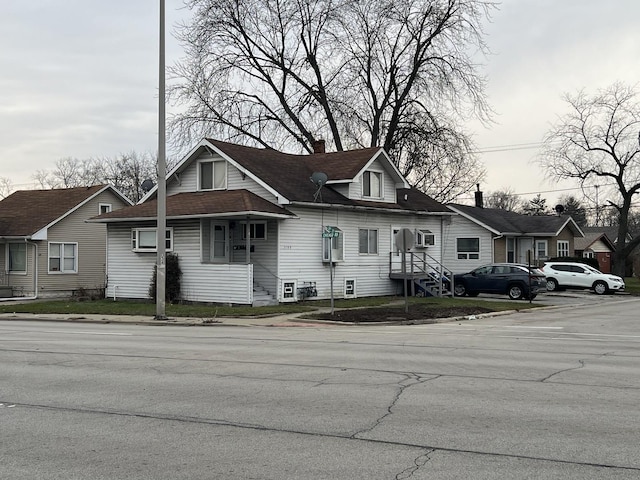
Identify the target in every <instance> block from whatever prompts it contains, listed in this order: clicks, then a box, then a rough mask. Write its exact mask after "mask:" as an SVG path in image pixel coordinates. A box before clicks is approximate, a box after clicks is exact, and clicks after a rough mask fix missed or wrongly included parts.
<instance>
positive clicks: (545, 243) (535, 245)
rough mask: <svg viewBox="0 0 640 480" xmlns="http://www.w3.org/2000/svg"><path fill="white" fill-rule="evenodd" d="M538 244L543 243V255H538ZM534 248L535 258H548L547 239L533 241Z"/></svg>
mask: <svg viewBox="0 0 640 480" xmlns="http://www.w3.org/2000/svg"><path fill="white" fill-rule="evenodd" d="M539 245H544V255H540V248H539ZM534 248H535V252H536V255H535V259H536V260H547V259H548V258H549V241H548V240H536V241H535V242H534Z"/></svg>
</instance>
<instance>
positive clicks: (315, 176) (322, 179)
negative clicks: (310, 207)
mask: <svg viewBox="0 0 640 480" xmlns="http://www.w3.org/2000/svg"><path fill="white" fill-rule="evenodd" d="M310 180H311V182H312V183H313V184H314V185H315V186H316V187H318V188H320V187H322V186H323V185H324V184H325V183H327V180H329V177H328V176H327V174H326V173H324V172H313V173H312V174H311V178H310Z"/></svg>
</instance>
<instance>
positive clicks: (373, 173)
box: [362, 170, 384, 199]
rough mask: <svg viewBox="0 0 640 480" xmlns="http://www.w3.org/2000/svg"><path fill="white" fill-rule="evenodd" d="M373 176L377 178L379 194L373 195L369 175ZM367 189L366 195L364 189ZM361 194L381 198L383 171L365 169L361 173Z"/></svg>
mask: <svg viewBox="0 0 640 480" xmlns="http://www.w3.org/2000/svg"><path fill="white" fill-rule="evenodd" d="M372 176H375V177H377V178H378V179H379V189H380V192H379V195H374V193H375V192H373V191H372V190H373V189H372V183H371V177H372ZM367 189H368V190H369V194H368V195H367V193H366V191H367ZM362 196H363V197H364V198H377V199H379V198H382V197H383V196H384V174H383V172H380V171H377V170H367V171H366V172H364V173H363V174H362Z"/></svg>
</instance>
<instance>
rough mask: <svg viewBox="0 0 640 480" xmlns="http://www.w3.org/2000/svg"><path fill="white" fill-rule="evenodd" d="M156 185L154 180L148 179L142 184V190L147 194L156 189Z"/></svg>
mask: <svg viewBox="0 0 640 480" xmlns="http://www.w3.org/2000/svg"><path fill="white" fill-rule="evenodd" d="M154 185H155V184H154V183H153V180H151V179H150V178H147V179H146V180H145V181H144V182H142V185H140V187H142V190H144V191H145V192H148V191H149V190H151V189H152V188H153V187H154Z"/></svg>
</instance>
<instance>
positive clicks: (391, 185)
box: [349, 160, 397, 203]
mask: <svg viewBox="0 0 640 480" xmlns="http://www.w3.org/2000/svg"><path fill="white" fill-rule="evenodd" d="M367 171H375V172H382V189H383V193H382V198H381V199H372V198H369V197H364V199H365V200H374V201H379V202H390V203H395V202H396V200H397V199H396V184H395V182H394V180H393V178H392V177H391V175H389V173H388V172H387V171H386V170H385V168H384V167H383V164H382V162H380V160H375V161H374V162H373V163H371V165H370V166H369V168H368V169H367ZM349 198H353V199H357V200H362V199H363V196H362V175H360V176H359V177H356V178H355V179H354V181H353V182H352V183H350V184H349Z"/></svg>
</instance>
